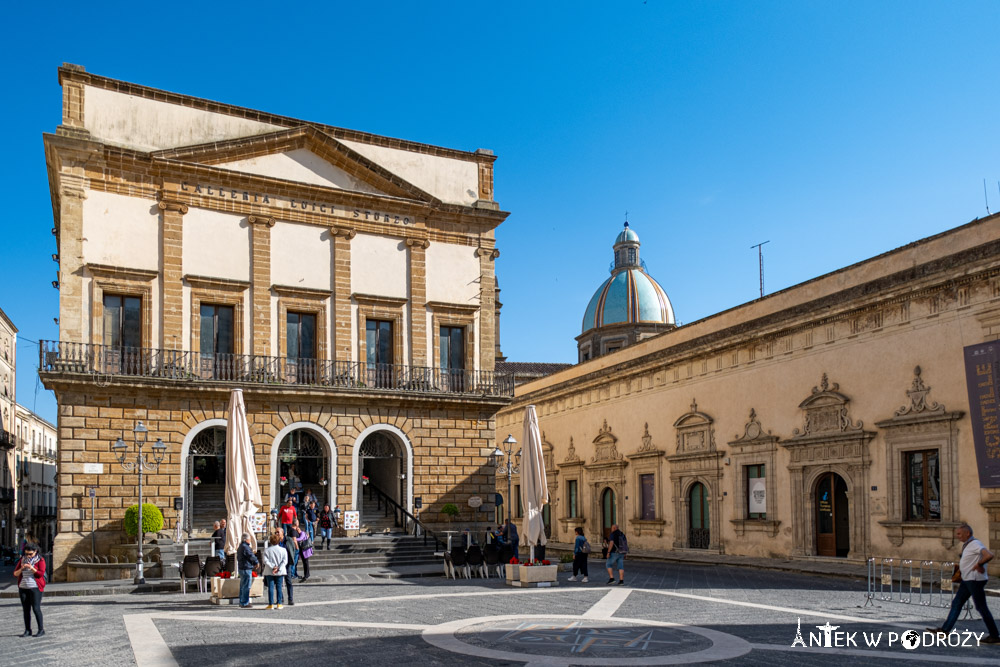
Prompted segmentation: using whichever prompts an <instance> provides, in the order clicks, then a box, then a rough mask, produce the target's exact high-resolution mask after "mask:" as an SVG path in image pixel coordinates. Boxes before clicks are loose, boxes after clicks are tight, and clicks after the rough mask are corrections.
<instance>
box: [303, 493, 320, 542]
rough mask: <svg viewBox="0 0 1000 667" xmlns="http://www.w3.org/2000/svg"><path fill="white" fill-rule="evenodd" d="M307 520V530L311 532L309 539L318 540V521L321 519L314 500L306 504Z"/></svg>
mask: <svg viewBox="0 0 1000 667" xmlns="http://www.w3.org/2000/svg"><path fill="white" fill-rule="evenodd" d="M304 514H305V517H304V518H305V521H306V531H308V533H309V539H310V540H312V541H313V542H315V541H316V522H317V521H318V520H319V516H318V515H319V512H317V511H316V502H315V501H313V500H310V501H309V504H308V505H306V511H305V513H304Z"/></svg>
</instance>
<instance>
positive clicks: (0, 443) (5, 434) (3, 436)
mask: <svg viewBox="0 0 1000 667" xmlns="http://www.w3.org/2000/svg"><path fill="white" fill-rule="evenodd" d="M16 445H17V439H16V438H15V437H14V434H12V433H11V432H10V431H5V430H3V429H2V428H0V449H14V447H15V446H16Z"/></svg>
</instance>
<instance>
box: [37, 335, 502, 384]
mask: <svg viewBox="0 0 1000 667" xmlns="http://www.w3.org/2000/svg"><path fill="white" fill-rule="evenodd" d="M39 355H40V358H39V369H40V371H41V372H43V373H76V374H87V375H92V376H94V377H95V379H98V378H103V377H109V376H124V377H139V378H155V379H163V380H185V381H189V382H190V381H195V382H197V381H214V382H232V383H235V384H241V385H245V384H257V385H276V386H280V385H286V386H288V385H290V386H308V387H321V388H330V389H344V390H357V391H373V392H390V393H391V392H406V393H439V394H440V393H444V394H466V395H472V396H497V397H505V396H513V395H514V376H513V375H512V374H508V373H496V372H494V371H467V370H443V369H439V368H428V367H425V366H404V365H401V364H367V363H364V362H353V361H325V360H321V359H294V358H285V357H266V356H260V355H249V354H201V353H198V352H188V351H183V350H162V349H155V348H135V347H133V348H129V347H124V348H116V347H109V346H107V345H90V344H87V343H66V342H60V341H47V340H43V341H40V345H39Z"/></svg>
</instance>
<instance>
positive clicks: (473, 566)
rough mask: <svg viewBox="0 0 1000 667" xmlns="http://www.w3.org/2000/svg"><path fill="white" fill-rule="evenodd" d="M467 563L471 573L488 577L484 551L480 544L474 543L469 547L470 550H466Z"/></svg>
mask: <svg viewBox="0 0 1000 667" xmlns="http://www.w3.org/2000/svg"><path fill="white" fill-rule="evenodd" d="M465 563H466V565H467V566H468V568H469V572H470V573H471V574H477V575H479V576H480V577H483V578H485V577H486V566H485V565H484V564H483V552H482V550H481V549H480V548H479V545H478V544H473V545H472V546H471V547H469V550H468V551H466V552H465Z"/></svg>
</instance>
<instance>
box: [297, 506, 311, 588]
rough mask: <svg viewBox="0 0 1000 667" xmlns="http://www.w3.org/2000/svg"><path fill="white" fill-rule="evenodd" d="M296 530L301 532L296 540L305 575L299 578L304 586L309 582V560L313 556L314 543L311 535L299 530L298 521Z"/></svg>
mask: <svg viewBox="0 0 1000 667" xmlns="http://www.w3.org/2000/svg"><path fill="white" fill-rule="evenodd" d="M294 528H295V530H298V531H299V536H298V537H297V538H295V539H296V541H297V542H298V545H299V560H300V561H301V562H302V574H303V575H304V576H302V577H300V578H299V583H300V584H303V583H305V582H306V581H308V580H309V558H310V557H312V555H313V541H312V538H311V537H309V533H307V532H306V531H304V530H301V529H299V522H298V520H296V521H295V525H294Z"/></svg>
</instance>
